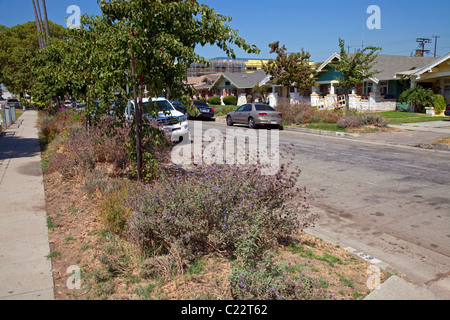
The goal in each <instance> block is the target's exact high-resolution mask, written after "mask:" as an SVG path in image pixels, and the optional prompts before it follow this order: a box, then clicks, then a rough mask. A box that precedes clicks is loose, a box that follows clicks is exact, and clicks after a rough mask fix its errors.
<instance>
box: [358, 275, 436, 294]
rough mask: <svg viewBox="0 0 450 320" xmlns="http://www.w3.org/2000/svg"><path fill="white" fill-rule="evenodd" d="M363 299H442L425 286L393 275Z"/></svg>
mask: <svg viewBox="0 0 450 320" xmlns="http://www.w3.org/2000/svg"><path fill="white" fill-rule="evenodd" d="M363 300H442V299H441V298H440V297H438V296H437V295H436V294H434V293H433V292H431V291H430V290H428V289H427V288H426V287H425V286H421V285H417V284H414V283H412V282H408V281H406V280H404V279H402V278H400V277H398V276H395V275H394V276H391V277H389V279H387V280H386V281H385V282H383V283H382V284H381V286H380V287H379V288H377V289H375V290H373V291H372V292H371V293H369V295H368V296H366V297H365V298H364V299H363Z"/></svg>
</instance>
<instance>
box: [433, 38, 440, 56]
mask: <svg viewBox="0 0 450 320" xmlns="http://www.w3.org/2000/svg"><path fill="white" fill-rule="evenodd" d="M432 37H433V38H434V57H435V58H436V49H437V39H438V38H440V36H432Z"/></svg>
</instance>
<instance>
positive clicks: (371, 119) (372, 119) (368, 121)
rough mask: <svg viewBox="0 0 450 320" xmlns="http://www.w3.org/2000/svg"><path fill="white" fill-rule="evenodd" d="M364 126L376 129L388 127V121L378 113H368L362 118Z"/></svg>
mask: <svg viewBox="0 0 450 320" xmlns="http://www.w3.org/2000/svg"><path fill="white" fill-rule="evenodd" d="M361 123H362V124H363V125H373V126H376V127H387V125H388V121H387V119H386V118H385V117H382V116H381V115H380V114H378V113H366V114H363V115H362V116H361Z"/></svg>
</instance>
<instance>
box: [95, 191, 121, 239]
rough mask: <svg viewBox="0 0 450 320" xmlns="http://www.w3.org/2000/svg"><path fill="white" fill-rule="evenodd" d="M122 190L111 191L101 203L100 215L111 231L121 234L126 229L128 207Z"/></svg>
mask: <svg viewBox="0 0 450 320" xmlns="http://www.w3.org/2000/svg"><path fill="white" fill-rule="evenodd" d="M123 199H124V195H123V193H122V192H121V191H115V192H110V193H109V194H108V195H107V196H106V197H105V199H104V200H103V201H102V203H101V204H100V217H101V219H102V220H103V222H105V224H106V225H107V226H108V228H109V230H111V232H113V233H115V234H118V235H121V234H123V233H124V232H125V231H126V226H127V219H128V209H127V208H126V206H125V205H124V203H123Z"/></svg>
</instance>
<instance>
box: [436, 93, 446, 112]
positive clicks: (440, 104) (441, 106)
mask: <svg viewBox="0 0 450 320" xmlns="http://www.w3.org/2000/svg"><path fill="white" fill-rule="evenodd" d="M433 106H434V111H435V112H436V114H441V113H442V112H443V111H444V110H445V107H446V103H445V98H444V96H443V95H440V94H435V95H434V96H433Z"/></svg>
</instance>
